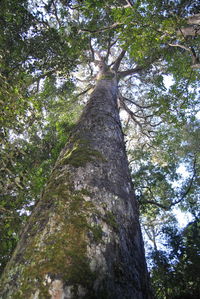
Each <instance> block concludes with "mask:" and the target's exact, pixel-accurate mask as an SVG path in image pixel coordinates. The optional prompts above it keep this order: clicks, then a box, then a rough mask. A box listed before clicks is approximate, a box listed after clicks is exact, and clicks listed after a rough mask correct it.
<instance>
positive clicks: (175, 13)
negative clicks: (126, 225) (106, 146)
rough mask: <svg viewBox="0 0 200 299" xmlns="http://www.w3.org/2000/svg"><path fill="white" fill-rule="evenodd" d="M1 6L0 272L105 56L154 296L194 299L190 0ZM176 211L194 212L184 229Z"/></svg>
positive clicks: (6, 1) (195, 42)
mask: <svg viewBox="0 0 200 299" xmlns="http://www.w3.org/2000/svg"><path fill="white" fill-rule="evenodd" d="M0 2H1V11H0V25H1V26H0V39H1V40H0V41H1V42H0V103H1V106H2V109H1V112H0V113H1V114H0V121H1V133H0V134H1V161H2V163H1V180H0V184H1V190H2V194H1V202H0V213H1V214H0V215H1V216H0V219H1V223H0V232H1V234H0V235H1V252H2V254H1V257H0V268H1V271H2V270H3V268H4V267H5V265H6V263H7V261H8V260H9V259H10V256H11V254H12V251H13V248H14V247H15V245H16V242H17V240H18V239H19V232H20V229H21V228H22V227H23V225H24V224H25V221H26V219H27V217H28V216H29V214H30V213H31V211H32V208H33V206H34V204H35V203H36V202H37V201H38V199H39V196H40V193H41V192H42V189H43V187H44V185H45V182H46V180H47V178H48V176H49V174H50V171H51V169H52V167H53V165H54V163H55V161H56V159H57V157H58V154H59V152H60V150H61V148H62V147H63V146H64V144H65V142H66V140H67V138H68V136H69V132H70V130H71V129H72V128H73V126H74V124H75V122H76V120H77V119H78V116H79V115H80V112H81V110H82V107H83V106H84V105H85V103H86V102H87V99H88V93H90V91H91V89H92V87H93V85H94V82H95V79H96V73H97V70H96V64H97V61H98V60H99V59H100V58H102V57H104V58H103V59H105V61H106V62H107V63H108V64H110V65H111V64H112V67H116V68H118V67H119V65H120V69H119V77H120V84H119V85H120V86H119V109H120V111H121V116H122V123H123V130H124V134H125V136H126V144H127V151H128V156H129V161H130V169H131V171H132V176H133V181H134V185H135V190H136V195H137V198H138V204H139V207H140V211H141V222H142V224H143V228H144V231H145V232H146V233H147V236H148V238H149V240H150V241H151V243H152V244H153V246H152V247H151V248H150V249H149V250H148V255H149V261H150V262H149V264H150V270H151V276H152V285H153V287H154V289H155V294H156V297H157V298H195V296H196V298H197V297H198V296H199V294H200V290H199V278H198V279H197V276H198V273H199V269H198V263H197V262H198V261H199V239H198V238H197V236H199V220H198V219H199V218H198V217H199V210H198V200H199V198H198V196H199V148H200V146H199V114H198V111H199V79H200V73H199V69H200V62H199V59H200V58H199V57H200V50H199V41H200V15H199V13H198V12H199V8H200V5H199V3H198V1H185V0H177V1H171V0H166V1H158V0H146V1H139V0H136V1H123V0H115V1H97V0H85V1H81V0H77V1H76V0H73V1H70V0H69V1H68V0H66V1H65V0H34V1H28V0H17V1H11V0H1V1H0ZM181 169H185V171H184V172H183V170H181ZM174 207H177V208H178V209H181V211H184V212H189V213H190V214H191V215H192V221H191V222H190V223H188V224H187V226H186V227H185V228H183V229H182V230H180V229H179V228H178V225H177V222H176V220H175V216H174V214H173V210H174ZM161 243H162V249H160V248H161V245H160V244H161ZM184 296H185V297H184ZM186 296H190V297H186ZM192 296H193V297H192Z"/></svg>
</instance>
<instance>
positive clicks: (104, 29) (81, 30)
mask: <svg viewBox="0 0 200 299" xmlns="http://www.w3.org/2000/svg"><path fill="white" fill-rule="evenodd" d="M122 25H124V24H123V23H114V24H112V25H110V26H107V27H104V28H101V29H97V30H91V29H86V28H83V29H80V30H79V33H80V32H89V33H99V32H103V31H107V30H111V29H115V28H117V27H119V26H122Z"/></svg>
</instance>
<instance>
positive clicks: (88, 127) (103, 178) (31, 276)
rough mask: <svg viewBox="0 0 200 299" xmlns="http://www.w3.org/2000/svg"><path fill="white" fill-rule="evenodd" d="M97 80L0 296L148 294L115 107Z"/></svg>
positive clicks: (111, 90)
mask: <svg viewBox="0 0 200 299" xmlns="http://www.w3.org/2000/svg"><path fill="white" fill-rule="evenodd" d="M117 92H118V90H117V79H116V75H115V74H114V72H107V73H104V74H103V75H102V74H101V78H100V79H99V80H98V81H97V84H96V88H95V89H94V91H93V93H92V94H91V97H90V100H89V102H88V104H87V106H86V107H85V109H84V111H83V113H82V116H81V117H80V120H79V122H78V123H77V126H76V128H75V129H74V130H73V132H72V133H71V136H70V138H69V141H68V142H67V144H66V146H65V148H64V149H63V151H62V152H61V154H60V156H59V158H58V161H57V163H56V165H55V167H54V169H53V171H52V174H51V177H50V180H49V183H48V184H47V186H46V189H45V191H44V192H43V195H42V196H41V200H40V201H39V203H38V204H37V205H36V207H35V210H34V212H33V213H32V215H31V217H30V219H29V222H28V224H27V225H26V227H25V230H24V232H23V233H22V235H21V240H20V242H19V243H18V246H17V248H16V250H15V252H14V255H13V257H12V259H11V261H10V263H9V264H8V265H7V267H6V270H5V272H4V274H3V278H2V291H1V298H12V299H14V298H17V299H19V298H34V299H37V298H40V299H41V298H45V299H46V298H52V299H59V298H60V299H61V298H63V299H64V298H67V299H71V298H87V299H89V298H98V299H101V298H102V299H103V298H111V299H112V298H113V299H124V298H127V299H130V298H132V299H147V298H148V299H149V298H151V294H150V289H149V283H148V274H147V268H146V262H145V256H144V248H143V241H142V235H141V231H140V225H139V217H138V209H137V204H136V200H135V197H134V191H133V186H132V182H131V177H130V173H129V169H128V162H127V156H126V150H125V145H124V139H123V132H122V128H121V124H120V119H119V113H118V107H117Z"/></svg>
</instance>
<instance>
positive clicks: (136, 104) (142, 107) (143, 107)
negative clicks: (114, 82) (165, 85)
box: [123, 97, 152, 109]
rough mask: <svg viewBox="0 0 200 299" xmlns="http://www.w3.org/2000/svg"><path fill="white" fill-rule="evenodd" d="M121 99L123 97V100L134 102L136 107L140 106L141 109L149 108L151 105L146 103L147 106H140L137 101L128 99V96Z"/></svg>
mask: <svg viewBox="0 0 200 299" xmlns="http://www.w3.org/2000/svg"><path fill="white" fill-rule="evenodd" d="M123 99H124V100H125V101H128V102H130V103H132V104H134V105H135V106H137V107H139V108H141V109H149V108H151V107H152V105H148V106H141V105H139V104H138V103H136V102H134V101H133V100H130V99H128V98H125V97H123Z"/></svg>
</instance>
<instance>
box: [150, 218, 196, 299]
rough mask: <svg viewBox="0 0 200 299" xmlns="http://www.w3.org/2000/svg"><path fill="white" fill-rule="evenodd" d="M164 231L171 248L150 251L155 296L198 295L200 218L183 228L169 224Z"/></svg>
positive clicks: (185, 296)
mask: <svg viewBox="0 0 200 299" xmlns="http://www.w3.org/2000/svg"><path fill="white" fill-rule="evenodd" d="M164 233H165V235H166V237H167V239H168V248H169V249H168V251H166V252H164V251H154V252H152V254H151V258H152V259H153V261H154V266H153V268H152V271H151V273H152V282H153V287H154V289H155V290H156V294H155V295H156V298H172V299H178V298H191V299H197V298H199V295H200V288H199V283H200V277H199V271H200V268H199V265H200V252H199V248H200V242H199V240H200V238H199V236H200V235H199V234H200V227H199V221H197V220H196V221H194V222H191V223H189V224H188V225H187V226H186V228H184V229H183V230H182V231H178V230H177V229H175V228H172V227H171V226H170V225H168V227H165V228H164Z"/></svg>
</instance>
